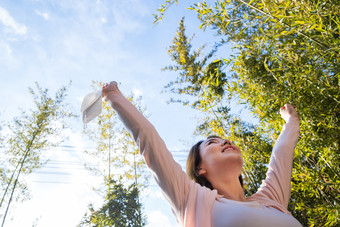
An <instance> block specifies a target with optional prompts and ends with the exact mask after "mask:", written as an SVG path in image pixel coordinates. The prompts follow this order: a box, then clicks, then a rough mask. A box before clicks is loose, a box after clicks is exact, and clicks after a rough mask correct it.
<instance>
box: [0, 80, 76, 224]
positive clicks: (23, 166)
mask: <svg viewBox="0 0 340 227" xmlns="http://www.w3.org/2000/svg"><path fill="white" fill-rule="evenodd" d="M66 91H67V87H65V86H63V87H62V88H60V89H59V91H57V93H56V94H55V97H54V98H52V97H50V96H49V95H48V89H43V88H41V87H40V86H39V84H38V83H36V89H33V88H29V92H30V93H31V95H32V97H33V99H34V104H35V108H34V109H32V110H30V111H29V112H28V113H26V112H22V114H21V116H19V117H16V118H14V119H13V122H12V123H11V124H9V125H8V129H9V131H10V132H9V135H7V137H6V138H5V139H4V150H5V152H4V156H5V160H7V161H8V162H7V163H6V165H5V166H3V165H2V167H1V168H3V169H2V170H1V173H2V174H1V178H2V181H1V182H2V184H1V191H2V199H1V204H0V207H1V208H3V206H2V205H3V204H5V202H7V204H6V205H7V208H6V211H5V212H4V217H3V223H4V222H5V219H6V214H7V211H8V208H9V205H10V204H11V201H12V199H13V197H15V196H17V197H18V198H20V197H28V195H27V188H26V186H25V184H24V183H22V182H21V180H20V178H19V176H20V175H21V174H29V173H31V172H32V171H33V170H34V169H37V168H40V167H41V166H43V165H44V164H45V162H42V161H41V159H40V158H41V154H42V151H43V150H44V149H47V148H51V147H55V146H57V145H58V144H59V143H60V142H61V141H62V140H63V135H62V133H61V132H62V131H63V129H65V127H66V126H67V125H66V123H65V121H64V120H65V119H66V118H69V117H73V116H74V115H73V114H72V113H71V112H70V111H69V110H68V109H67V105H66V104H64V99H65V97H66ZM16 188H19V189H21V192H20V193H18V194H15V193H14V192H15V189H16Z"/></svg>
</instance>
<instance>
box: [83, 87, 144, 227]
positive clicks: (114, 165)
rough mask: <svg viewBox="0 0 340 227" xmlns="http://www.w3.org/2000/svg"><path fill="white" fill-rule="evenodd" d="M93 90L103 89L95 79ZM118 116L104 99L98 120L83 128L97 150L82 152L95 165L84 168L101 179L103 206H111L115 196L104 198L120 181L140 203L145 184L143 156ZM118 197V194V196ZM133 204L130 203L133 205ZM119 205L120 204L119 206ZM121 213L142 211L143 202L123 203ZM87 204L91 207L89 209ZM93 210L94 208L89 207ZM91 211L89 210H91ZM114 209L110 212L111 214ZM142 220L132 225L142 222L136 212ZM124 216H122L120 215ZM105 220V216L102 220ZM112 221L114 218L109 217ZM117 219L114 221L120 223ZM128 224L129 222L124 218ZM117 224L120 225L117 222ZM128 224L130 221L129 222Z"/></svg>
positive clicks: (134, 102)
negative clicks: (94, 162) (89, 157)
mask: <svg viewBox="0 0 340 227" xmlns="http://www.w3.org/2000/svg"><path fill="white" fill-rule="evenodd" d="M93 87H94V88H95V89H98V87H99V88H102V87H103V84H102V83H99V82H94V83H93ZM128 99H129V100H130V101H131V102H132V103H133V104H134V105H135V106H136V107H137V108H138V109H139V110H140V111H141V112H145V108H142V107H141V97H138V98H135V97H134V96H133V95H131V96H129V97H128ZM118 117H119V116H118V115H117V114H116V113H115V112H114V111H113V110H112V108H111V107H110V106H109V104H108V103H106V102H103V108H102V113H101V114H100V116H98V118H97V122H96V124H95V125H94V127H92V128H87V129H85V131H84V132H85V134H86V135H88V136H89V138H90V139H92V140H94V142H95V143H96V150H94V151H91V150H90V151H85V152H86V153H87V154H88V155H90V156H92V157H93V158H94V159H95V160H96V161H97V164H96V165H95V167H91V165H90V166H89V165H87V168H88V169H89V170H90V171H91V172H92V173H95V174H96V175H98V176H102V177H103V178H104V179H106V180H105V181H104V185H103V187H101V188H99V189H96V190H99V191H100V192H101V193H103V194H105V195H106V199H105V201H106V204H104V205H103V209H104V208H105V207H109V208H110V209H111V208H112V209H117V207H116V208H113V204H115V203H116V202H119V201H115V198H116V197H109V198H108V197H107V196H108V195H109V194H108V193H110V192H111V190H116V189H117V187H123V185H122V184H125V185H127V187H128V188H129V189H128V191H129V193H130V192H131V193H132V194H133V195H134V197H133V198H135V199H137V200H138V203H139V192H140V191H141V190H142V189H143V188H145V187H146V186H147V184H148V178H149V173H148V171H144V170H143V167H144V166H145V165H144V163H145V161H144V159H143V158H142V156H141V155H139V149H138V147H137V146H136V144H135V141H134V139H133V137H132V135H131V134H130V132H129V131H128V130H126V128H125V127H124V125H123V123H122V122H121V121H120V120H119V119H118ZM117 198H118V197H117ZM132 205H133V204H132ZM118 207H119V206H118ZM123 208H124V209H126V210H122V211H121V212H123V213H124V212H125V213H126V214H127V213H131V212H132V211H131V210H130V209H136V210H135V212H137V213H138V212H141V209H142V205H138V206H135V205H133V206H132V207H128V204H127V205H126V206H123V207H122V209H123ZM91 209H92V208H91V206H90V210H91ZM92 211H93V212H94V210H93V209H92ZM92 211H91V212H92ZM113 212H116V211H110V212H109V213H113ZM139 216H140V220H142V219H143V220H142V222H133V223H135V224H134V225H133V226H138V223H144V222H145V221H144V217H143V218H142V214H141V213H139ZM123 217H125V216H122V218H123ZM105 220H106V219H105ZM110 220H111V221H114V217H111V219H110ZM120 222H121V220H120V221H118V222H116V221H114V223H120ZM125 222H126V223H127V224H128V223H129V221H128V220H125ZM118 226H119V225H118ZM128 226H130V224H129V225H128Z"/></svg>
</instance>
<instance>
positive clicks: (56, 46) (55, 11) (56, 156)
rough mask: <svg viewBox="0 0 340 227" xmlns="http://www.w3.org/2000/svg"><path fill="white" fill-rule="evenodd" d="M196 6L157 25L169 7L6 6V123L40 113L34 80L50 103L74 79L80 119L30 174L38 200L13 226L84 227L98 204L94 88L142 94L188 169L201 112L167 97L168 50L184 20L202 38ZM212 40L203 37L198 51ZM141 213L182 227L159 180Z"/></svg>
mask: <svg viewBox="0 0 340 227" xmlns="http://www.w3.org/2000/svg"><path fill="white" fill-rule="evenodd" d="M182 2H185V3H182ZM192 2H193V1H180V4H179V5H177V6H173V7H171V8H170V9H169V10H168V12H167V13H166V15H165V18H164V21H162V22H161V23H159V24H158V25H155V24H153V21H154V17H153V15H152V14H154V13H156V9H157V8H159V6H160V4H161V3H162V1H156V0H124V1H110V0H107V1H102V0H97V1H95V0H83V1H76V0H58V1H52V0H14V1H13V0H2V1H0V78H1V83H0V96H1V99H0V107H1V108H0V122H1V124H5V122H8V121H11V120H12V119H13V117H15V116H18V115H20V111H21V110H29V109H30V108H31V107H32V106H33V102H32V98H31V97H30V95H29V91H28V87H34V86H35V85H34V83H35V82H38V83H39V84H40V85H41V86H42V87H44V88H48V89H49V91H50V94H51V95H52V94H54V92H55V91H57V90H58V89H59V88H60V87H61V86H63V85H67V84H68V83H69V82H70V81H72V83H71V86H70V88H69V90H68V97H67V99H66V102H67V103H69V105H70V108H71V110H72V111H73V112H74V113H76V114H78V115H79V117H77V118H75V119H73V120H72V122H70V125H71V127H70V128H69V129H67V130H66V131H65V132H64V133H65V135H66V136H68V139H67V140H66V141H65V142H64V143H63V144H61V145H60V146H58V147H57V148H54V149H50V150H47V151H45V152H44V154H43V158H45V159H46V160H47V159H49V160H50V161H49V162H48V163H47V164H46V166H45V167H43V168H42V169H40V170H38V171H37V172H34V173H33V174H31V175H29V176H25V179H24V180H25V181H26V183H27V185H28V187H29V190H30V194H31V199H30V200H29V201H25V202H24V203H22V204H17V205H15V206H14V207H13V208H12V207H11V209H10V214H9V215H10V216H9V218H8V219H7V220H6V225H5V226H10V227H11V226H48V227H50V226H63V227H68V226H76V225H77V224H79V222H80V219H81V218H82V216H83V215H84V213H85V212H86V210H87V206H88V204H89V203H91V202H92V203H94V204H99V205H100V201H101V197H100V195H98V193H96V192H94V191H93V190H92V188H93V187H95V186H96V185H97V184H99V183H100V182H101V179H99V178H98V177H95V176H92V175H90V174H89V173H88V172H87V171H86V170H85V169H84V168H83V164H84V163H85V162H89V161H90V160H89V158H88V157H87V156H86V155H85V154H84V152H83V151H84V150H85V149H94V146H93V144H91V142H89V141H88V139H87V137H85V136H84V135H83V134H82V129H83V124H82V121H81V117H80V114H81V113H80V106H81V102H82V100H83V98H84V96H85V95H86V94H88V93H89V92H91V91H92V87H91V85H92V81H101V82H110V81H112V80H116V81H118V82H119V83H120V88H121V90H122V92H123V93H124V94H130V93H131V92H132V93H134V94H137V95H141V96H142V97H143V104H144V105H145V106H146V108H147V112H148V113H149V114H150V115H151V116H150V118H149V120H150V121H151V122H152V124H153V125H154V126H155V127H156V129H157V131H158V132H159V134H160V135H161V137H162V138H163V140H164V141H165V143H166V144H167V146H168V148H169V150H170V151H172V152H173V155H174V158H175V160H177V161H178V162H180V163H181V165H182V167H183V168H184V165H185V164H184V163H185V156H186V153H185V152H183V151H186V150H188V149H189V144H193V143H194V141H196V140H197V138H194V137H193V136H192V133H193V131H194V128H195V123H196V122H197V117H198V113H196V112H195V111H192V110H190V109H188V108H186V107H183V106H181V105H179V104H170V105H169V104H167V101H168V100H169V97H170V96H169V94H168V93H162V90H163V87H164V86H165V85H166V84H167V83H169V82H170V81H171V80H174V79H175V78H176V74H175V73H173V72H171V73H170V72H164V71H162V70H161V68H163V67H165V66H167V65H170V64H171V61H170V57H169V56H168V55H167V48H168V47H169V45H170V44H171V40H172V39H173V37H174V35H175V32H176V29H177V27H178V23H179V21H180V19H181V17H182V16H184V15H185V19H186V23H185V24H186V27H187V31H188V34H189V35H190V34H192V33H193V32H194V31H195V32H197V30H198V26H199V21H198V19H197V18H196V16H195V15H194V13H193V12H190V11H188V10H186V9H185V8H186V7H188V6H189V5H190V3H192ZM212 40H213V37H209V35H207V34H198V35H197V38H196V39H195V41H194V44H196V45H197V46H200V45H202V44H208V45H209V44H213V41H212ZM2 128H3V127H2ZM143 205H144V212H145V214H146V216H147V218H148V226H149V227H150V226H165V227H170V226H177V224H176V221H175V218H174V216H173V214H172V212H171V210H170V206H169V205H167V203H166V201H165V200H164V199H163V197H162V194H161V191H160V190H159V189H158V187H157V186H156V185H155V183H154V182H153V181H151V182H150V187H149V189H148V192H147V193H144V194H143Z"/></svg>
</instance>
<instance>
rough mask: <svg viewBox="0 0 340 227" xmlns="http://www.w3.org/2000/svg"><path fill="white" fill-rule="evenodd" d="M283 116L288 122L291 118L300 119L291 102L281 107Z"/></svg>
mask: <svg viewBox="0 0 340 227" xmlns="http://www.w3.org/2000/svg"><path fill="white" fill-rule="evenodd" d="M280 114H281V117H282V118H283V119H284V120H285V121H286V122H288V120H290V119H296V120H299V115H298V113H297V112H296V110H295V107H294V106H292V105H290V104H288V103H287V104H285V105H284V106H283V107H281V108H280Z"/></svg>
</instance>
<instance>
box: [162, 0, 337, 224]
mask: <svg viewBox="0 0 340 227" xmlns="http://www.w3.org/2000/svg"><path fill="white" fill-rule="evenodd" d="M175 2H176V3H177V1H166V2H165V3H164V5H162V6H161V8H160V11H159V12H161V13H162V14H161V15H160V16H159V17H158V18H156V19H161V18H162V16H163V15H164V11H165V10H166V9H167V8H168V7H169V6H170V5H171V4H173V3H175ZM162 9H163V11H162ZM189 9H190V10H193V11H195V12H196V13H197V16H198V18H199V20H200V21H201V22H202V23H201V26H200V28H201V29H203V30H204V31H206V32H211V31H212V30H214V31H215V32H216V38H218V39H220V41H218V42H216V45H215V46H214V47H213V48H212V49H211V50H210V51H206V52H208V54H204V53H203V49H202V48H199V49H198V50H196V51H192V50H191V48H192V46H191V41H190V39H188V38H187V36H186V35H185V29H184V22H183V20H182V21H181V22H180V28H179V30H178V32H177V34H176V36H175V38H174V40H173V43H172V45H171V46H170V48H169V54H170V56H171V58H172V60H173V61H174V65H172V66H169V67H167V68H166V69H168V70H173V71H179V75H178V76H177V78H176V79H175V80H174V81H171V82H170V83H169V84H168V85H167V86H166V88H167V89H168V90H169V91H171V92H174V93H175V94H179V96H178V97H179V98H178V99H177V100H176V99H175V101H180V102H182V103H183V104H186V105H191V106H192V107H193V108H196V109H198V110H200V111H202V112H204V113H205V114H206V117H205V118H204V119H202V123H201V124H200V125H199V126H198V127H197V130H196V133H200V134H209V133H215V134H219V135H222V136H230V137H231V138H232V139H239V140H238V141H239V143H240V146H241V147H242V150H243V151H244V158H245V159H246V162H247V163H249V164H248V166H245V172H246V174H247V175H248V181H249V182H252V183H251V184H250V185H249V190H250V192H251V191H254V190H255V188H256V187H257V186H258V184H259V181H258V180H259V179H261V178H263V173H264V172H265V164H266V163H267V162H268V158H269V154H270V150H271V147H272V144H273V143H274V141H275V138H276V137H277V135H278V133H279V132H280V129H281V125H282V124H283V122H282V120H281V119H280V117H279V115H278V114H277V110H278V109H279V108H280V106H282V105H283V104H284V103H292V104H294V105H295V106H296V107H297V110H298V112H299V115H300V119H301V138H300V141H299V143H298V146H297V149H296V150H297V154H296V158H295V161H294V170H293V176H292V184H293V185H292V186H293V187H292V194H291V203H290V205H289V209H290V211H292V214H293V215H294V216H295V217H296V218H297V219H298V220H299V221H300V222H301V223H302V224H303V225H306V226H307V225H308V226H335V225H337V224H338V221H339V220H338V216H339V213H338V212H339V210H340V207H339V202H340V200H339V199H340V197H339V192H340V190H339V188H340V187H339V183H340V180H339V172H340V171H339V170H340V165H339V159H340V154H339V141H340V128H339V113H340V101H339V94H340V89H339V77H340V68H339V67H340V64H339V63H340V39H339V35H340V16H339V11H340V6H339V4H338V3H337V1H314V0H303V1H280V0H276V1H275V0H261V1H260V0H253V1H244V0H228V1H215V3H214V4H211V5H209V4H208V3H206V2H204V1H202V2H198V3H196V4H193V6H192V7H191V8H189ZM210 29H212V30H210ZM227 43H234V45H233V54H232V55H227V56H222V57H217V56H216V52H217V51H218V50H219V48H220V47H221V46H224V45H226V44H227ZM184 95H187V96H186V98H183V97H184ZM188 96H189V98H188ZM232 100H233V101H235V100H236V101H238V102H239V103H240V104H245V105H246V106H247V108H248V109H249V111H250V112H251V113H252V114H253V115H254V116H255V117H256V118H257V119H258V121H259V123H258V124H255V125H253V124H249V123H246V122H244V121H242V120H241V119H239V117H237V116H236V115H235V114H231V112H232V111H231V109H230V106H231V105H230V102H231V101H232ZM254 142H255V143H254ZM256 169H259V170H260V171H254V170H256Z"/></svg>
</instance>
